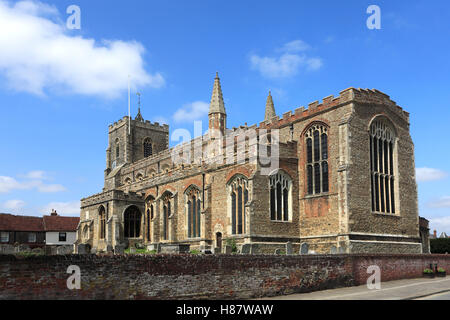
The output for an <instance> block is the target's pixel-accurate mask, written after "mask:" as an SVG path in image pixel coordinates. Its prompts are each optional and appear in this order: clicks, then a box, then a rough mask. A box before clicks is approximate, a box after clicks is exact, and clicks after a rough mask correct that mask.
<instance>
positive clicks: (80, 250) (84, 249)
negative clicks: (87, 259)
mask: <svg viewBox="0 0 450 320" xmlns="http://www.w3.org/2000/svg"><path fill="white" fill-rule="evenodd" d="M77 252H78V254H88V253H89V247H88V245H87V244H84V243H80V244H79V245H78V246H77Z"/></svg>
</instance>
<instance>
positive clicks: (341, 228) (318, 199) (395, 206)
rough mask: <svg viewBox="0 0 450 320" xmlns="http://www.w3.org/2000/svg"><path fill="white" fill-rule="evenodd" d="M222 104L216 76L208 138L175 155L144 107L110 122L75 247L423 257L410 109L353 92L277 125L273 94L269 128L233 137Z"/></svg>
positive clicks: (265, 124)
mask: <svg viewBox="0 0 450 320" xmlns="http://www.w3.org/2000/svg"><path fill="white" fill-rule="evenodd" d="M225 107H226V106H225V104H224V99H223V96H222V88H221V83H220V79H219V76H218V75H216V78H215V80H214V85H213V92H212V98H211V104H210V110H209V130H208V132H207V133H206V134H205V135H203V136H200V137H197V138H195V139H192V140H191V141H188V142H185V143H183V144H182V145H180V146H177V147H174V148H169V127H168V126H167V125H160V124H159V123H151V122H149V121H146V120H144V119H143V117H142V115H141V110H140V108H139V112H138V114H137V116H136V117H135V118H134V119H130V118H129V117H124V118H123V119H121V120H119V121H118V122H116V123H114V124H112V125H110V126H109V130H108V137H109V144H108V148H107V150H106V169H105V178H104V179H105V181H104V188H103V190H102V191H101V192H100V193H98V194H95V195H92V196H90V197H87V198H84V199H82V200H81V216H80V219H81V221H80V224H79V227H78V240H77V243H79V244H89V245H90V246H91V247H92V248H95V250H96V251H97V252H105V251H111V250H115V248H117V247H118V246H121V247H130V246H134V245H135V244H136V243H140V244H142V245H144V246H146V247H148V248H158V247H161V246H164V245H165V244H182V245H184V244H189V245H190V249H191V250H193V249H196V250H200V251H203V252H204V251H211V252H213V253H214V252H215V253H221V252H224V251H225V246H226V245H227V244H235V245H236V248H237V249H238V250H239V251H240V250H242V251H243V248H244V247H245V248H246V252H247V250H249V251H248V252H250V253H255V254H273V253H275V252H276V251H277V250H278V251H279V250H284V249H285V248H286V244H287V243H290V244H291V245H292V248H293V250H294V252H296V253H299V252H301V253H304V254H306V253H316V254H329V253H421V252H422V244H421V239H420V236H419V215H418V202H417V185H416V179H415V164H414V144H413V141H412V139H411V135H410V123H409V113H408V112H406V111H404V110H403V109H402V108H401V107H399V106H398V105H397V104H396V103H395V102H394V101H392V100H391V99H390V97H389V96H388V95H386V94H384V93H382V92H380V91H378V90H367V89H355V88H348V89H346V90H344V91H342V92H340V94H339V96H338V97H333V96H328V97H326V98H324V99H323V101H322V102H320V103H319V101H315V102H313V103H310V104H309V105H308V108H304V107H300V108H297V109H296V110H294V111H292V112H286V113H284V114H283V115H282V116H281V117H280V116H278V115H277V114H276V111H275V106H274V102H273V99H272V96H271V94H270V93H269V96H268V98H267V102H266V107H265V113H264V112H263V108H261V117H262V116H264V121H262V122H261V123H260V124H258V125H253V126H247V125H246V124H245V125H243V126H240V127H239V128H232V129H230V128H227V109H226V108H225ZM227 108H228V111H230V110H232V106H231V107H230V106H227ZM242 137H243V138H242ZM230 141H231V147H229V145H230V143H228V142H230ZM224 146H226V148H225V147H224ZM265 149H267V150H265ZM198 150H200V151H198ZM255 150H256V151H255ZM264 151H267V152H266V153H267V155H268V154H270V157H269V156H268V157H267V158H269V159H271V163H270V168H267V166H268V163H267V161H263V160H264V159H260V158H261V157H260V155H263V154H265V152H264ZM263 158H264V157H263ZM267 158H266V159H265V160H267Z"/></svg>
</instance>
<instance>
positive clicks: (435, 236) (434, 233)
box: [433, 230, 437, 239]
mask: <svg viewBox="0 0 450 320" xmlns="http://www.w3.org/2000/svg"><path fill="white" fill-rule="evenodd" d="M433 235H434V238H435V239H436V238H437V231H436V230H434V232H433Z"/></svg>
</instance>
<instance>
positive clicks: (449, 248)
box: [430, 238, 450, 254]
mask: <svg viewBox="0 0 450 320" xmlns="http://www.w3.org/2000/svg"><path fill="white" fill-rule="evenodd" d="M430 251H431V253H440V254H444V253H450V238H438V239H430Z"/></svg>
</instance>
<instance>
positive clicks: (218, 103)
mask: <svg viewBox="0 0 450 320" xmlns="http://www.w3.org/2000/svg"><path fill="white" fill-rule="evenodd" d="M208 117H209V130H210V132H221V134H222V136H223V135H225V131H226V128H227V113H226V111H225V103H224V102H223V95H222V88H221V86H220V78H219V74H218V73H216V78H215V79H214V87H213V92H212V97H211V104H210V106H209V114H208Z"/></svg>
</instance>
